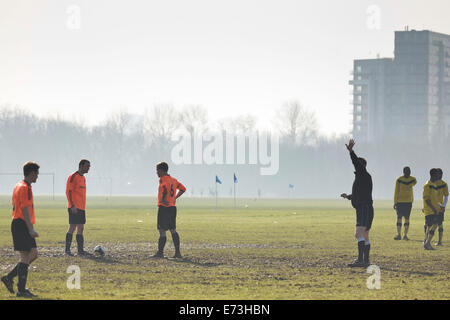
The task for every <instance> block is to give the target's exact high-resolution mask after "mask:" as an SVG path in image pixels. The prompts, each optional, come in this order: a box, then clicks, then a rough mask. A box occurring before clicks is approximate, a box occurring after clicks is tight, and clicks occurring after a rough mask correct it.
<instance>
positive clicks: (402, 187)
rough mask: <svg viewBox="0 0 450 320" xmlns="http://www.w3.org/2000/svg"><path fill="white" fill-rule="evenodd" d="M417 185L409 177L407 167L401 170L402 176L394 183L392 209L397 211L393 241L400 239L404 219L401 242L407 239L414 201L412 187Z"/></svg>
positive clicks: (414, 180)
mask: <svg viewBox="0 0 450 320" xmlns="http://www.w3.org/2000/svg"><path fill="white" fill-rule="evenodd" d="M416 184H417V180H416V178H414V177H413V176H411V169H410V168H409V167H404V168H403V176H401V177H399V178H398V179H397V181H396V182H395V193H394V209H395V210H396V211H397V235H396V236H395V237H394V240H401V239H402V218H405V223H404V225H403V226H404V228H405V229H404V231H403V240H409V239H408V230H409V217H410V215H411V209H412V204H413V201H414V192H413V187H414V186H415V185H416Z"/></svg>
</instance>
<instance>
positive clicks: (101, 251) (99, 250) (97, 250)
mask: <svg viewBox="0 0 450 320" xmlns="http://www.w3.org/2000/svg"><path fill="white" fill-rule="evenodd" d="M105 252H106V250H105V248H104V247H103V246H101V245H98V246H96V247H95V248H94V253H95V254H97V255H100V256H104V255H105Z"/></svg>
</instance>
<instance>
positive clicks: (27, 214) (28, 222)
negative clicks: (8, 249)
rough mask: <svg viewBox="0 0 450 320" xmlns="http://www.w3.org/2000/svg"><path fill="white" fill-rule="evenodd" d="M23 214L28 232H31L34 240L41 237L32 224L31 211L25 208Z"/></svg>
mask: <svg viewBox="0 0 450 320" xmlns="http://www.w3.org/2000/svg"><path fill="white" fill-rule="evenodd" d="M22 214H23V218H24V219H25V223H26V225H27V228H28V232H30V235H31V236H32V237H33V238H37V237H39V234H38V233H37V232H36V231H35V230H34V228H33V224H32V223H31V219H30V211H29V209H28V207H25V208H23V209H22Z"/></svg>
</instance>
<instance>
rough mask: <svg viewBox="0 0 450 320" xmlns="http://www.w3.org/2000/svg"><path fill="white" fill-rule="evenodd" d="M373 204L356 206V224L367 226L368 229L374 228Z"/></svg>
mask: <svg viewBox="0 0 450 320" xmlns="http://www.w3.org/2000/svg"><path fill="white" fill-rule="evenodd" d="M372 221H373V205H371V204H363V205H360V206H359V207H357V208H356V226H357V227H366V230H370V228H372Z"/></svg>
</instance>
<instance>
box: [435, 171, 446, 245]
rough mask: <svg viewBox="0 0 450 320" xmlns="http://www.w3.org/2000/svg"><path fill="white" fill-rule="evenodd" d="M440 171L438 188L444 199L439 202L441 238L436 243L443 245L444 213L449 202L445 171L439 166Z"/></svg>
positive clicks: (440, 196) (439, 230)
mask: <svg viewBox="0 0 450 320" xmlns="http://www.w3.org/2000/svg"><path fill="white" fill-rule="evenodd" d="M437 170H438V173H439V181H438V182H437V185H438V190H439V192H440V195H439V198H441V199H442V200H443V201H442V202H441V203H439V206H440V213H439V214H440V217H439V224H438V232H439V238H438V241H437V242H436V243H435V245H437V246H442V237H443V235H444V226H443V223H444V213H445V207H446V206H447V202H448V185H447V183H446V182H445V181H444V180H442V176H443V174H444V172H443V171H442V169H440V168H438V169H437Z"/></svg>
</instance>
